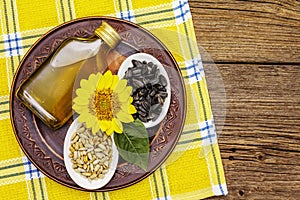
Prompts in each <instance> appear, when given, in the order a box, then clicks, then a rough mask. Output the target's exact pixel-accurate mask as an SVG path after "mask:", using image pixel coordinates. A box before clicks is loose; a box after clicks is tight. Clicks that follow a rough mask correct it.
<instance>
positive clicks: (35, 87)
mask: <svg viewBox="0 0 300 200" xmlns="http://www.w3.org/2000/svg"><path fill="white" fill-rule="evenodd" d="M120 40H121V38H120V36H119V35H118V33H117V32H116V31H115V30H114V29H113V28H112V27H111V26H110V25H109V24H108V23H106V22H103V23H102V25H101V26H100V27H99V28H97V29H96V30H95V36H93V37H91V38H70V39H67V40H66V41H64V42H63V43H62V45H61V46H60V47H59V48H58V49H57V50H56V52H55V53H54V54H52V56H50V57H48V58H47V59H46V60H45V62H43V63H42V64H41V66H40V67H39V68H38V69H37V70H36V71H35V72H34V73H33V74H32V75H31V76H30V77H29V78H28V79H27V80H26V81H25V82H24V83H22V84H21V86H20V87H19V89H18V91H17V97H18V98H19V99H20V100H21V101H22V102H23V103H24V104H25V105H26V106H27V107H28V108H29V109H30V110H31V111H32V112H33V113H34V114H35V115H36V116H38V117H39V118H40V119H41V120H42V121H43V122H44V123H45V124H46V125H47V126H49V127H51V128H53V129H57V128H59V127H61V126H62V125H64V124H65V123H66V122H67V121H68V120H69V118H70V117H71V116H72V95H73V93H74V89H75V88H76V87H78V86H74V83H75V82H76V80H77V81H80V79H81V78H85V77H86V76H87V75H88V74H90V73H92V72H101V73H102V72H103V71H104V70H105V69H106V68H107V66H106V65H107V62H106V56H107V54H108V53H109V51H110V50H111V49H114V48H115V47H116V46H117V44H118V43H119V42H120ZM93 62H94V63H93Z"/></svg>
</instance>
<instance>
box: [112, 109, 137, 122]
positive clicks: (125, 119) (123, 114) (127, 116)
mask: <svg viewBox="0 0 300 200" xmlns="http://www.w3.org/2000/svg"><path fill="white" fill-rule="evenodd" d="M116 116H117V118H118V119H119V120H120V121H121V122H125V123H130V122H133V121H134V119H133V117H132V116H131V115H130V114H128V113H126V112H124V111H123V110H121V111H119V112H118V113H117V114H116Z"/></svg>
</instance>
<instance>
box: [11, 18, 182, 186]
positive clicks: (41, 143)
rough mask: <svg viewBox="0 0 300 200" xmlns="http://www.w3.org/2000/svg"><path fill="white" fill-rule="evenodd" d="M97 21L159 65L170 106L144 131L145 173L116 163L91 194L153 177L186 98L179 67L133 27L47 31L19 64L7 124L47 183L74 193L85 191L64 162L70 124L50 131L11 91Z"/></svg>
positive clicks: (84, 23)
mask: <svg viewBox="0 0 300 200" xmlns="http://www.w3.org/2000/svg"><path fill="white" fill-rule="evenodd" d="M102 21H107V22H108V23H109V24H110V25H111V26H112V27H113V28H115V30H116V31H117V32H118V33H119V34H120V35H121V37H122V39H123V41H125V42H127V43H128V44H130V45H132V46H134V47H135V48H136V49H137V50H138V51H139V52H144V53H148V54H151V55H152V56H154V57H155V58H157V59H158V60H159V61H160V62H161V63H162V64H163V65H164V68H165V70H166V71H167V73H168V75H169V79H170V82H171V103H170V107H169V110H168V113H167V115H166V117H165V118H164V120H163V121H162V123H160V124H159V125H157V126H156V127H153V128H151V129H149V130H148V133H149V137H150V141H151V147H150V156H149V166H148V170H147V172H145V171H143V170H141V169H140V168H139V167H137V166H135V165H132V164H129V163H127V162H125V161H124V160H122V159H120V160H119V164H118V167H117V170H116V172H115V175H114V177H113V178H112V180H111V181H110V182H109V183H108V184H107V185H106V186H105V187H103V188H101V189H98V190H95V191H110V190H116V189H120V188H124V187H127V186H129V185H132V184H134V183H137V182H138V181H140V180H142V179H144V178H146V177H147V176H149V175H150V174H151V173H153V171H155V170H156V169H157V168H158V167H159V166H160V165H161V164H162V163H163V162H164V161H165V160H166V159H167V157H168V156H169V155H170V153H171V152H172V150H173V149H174V147H175V145H176V143H177V141H178V139H179V137H180V134H181V132H182V128H183V125H184V120H185V112H186V94H185V87H184V83H183V79H182V76H181V73H180V70H179V67H178V65H177V63H176V61H175V60H174V58H173V56H172V55H171V54H170V52H169V51H168V50H167V49H166V47H165V46H164V45H163V44H162V43H161V42H160V41H159V40H158V39H157V38H156V37H155V36H153V35H152V34H151V33H150V32H148V31H147V30H145V29H143V28H142V27H140V26H138V25H136V24H134V23H130V22H127V21H124V20H120V19H116V18H110V17H90V18H82V19H77V20H74V21H70V22H67V23H65V24H62V25H61V26H58V27H56V28H54V29H52V30H51V31H50V32H48V33H47V34H45V35H44V36H42V37H41V38H40V39H39V40H38V41H37V42H36V43H35V44H34V45H33V46H32V47H31V49H30V50H29V51H28V52H27V54H26V55H25V56H24V58H23V60H22V61H21V63H20V65H19V68H18V70H17V72H16V75H15V77H14V80H13V84H12V89H11V97H10V114H11V121H12V125H13V128H14V132H15V135H16V138H17V140H18V142H19V144H20V146H21V148H22V150H23V151H24V153H25V154H26V155H27V157H28V158H29V159H30V160H31V162H32V163H33V164H34V165H35V166H36V167H37V168H38V169H39V170H41V171H42V172H43V173H44V174H45V175H47V176H48V177H49V178H51V179H53V180H55V181H57V182H59V183H61V184H63V185H66V186H68V187H71V188H75V189H79V190H85V189H83V188H81V187H79V186H78V185H76V184H75V183H74V182H73V181H72V179H71V178H70V176H69V175H68V173H67V171H66V168H65V165H64V161H63V144H64V138H65V135H66V132H67V129H68V128H69V126H70V124H71V123H72V119H71V120H69V122H68V123H67V124H65V125H64V126H63V127H62V128H60V129H58V130H56V131H54V130H52V129H50V128H49V127H47V126H46V125H45V124H43V123H42V122H41V121H40V120H39V119H38V118H37V117H36V116H35V115H33V114H32V112H31V111H30V110H29V109H27V108H26V107H25V106H24V105H23V104H22V103H21V102H20V101H19V100H18V99H17V98H16V90H17V88H18V87H19V85H20V84H21V82H23V81H24V80H26V79H27V78H28V77H29V76H30V75H31V74H32V72H33V71H34V70H35V69H36V68H38V67H39V66H40V64H41V63H42V62H43V61H44V60H45V59H46V58H47V56H49V55H50V54H51V52H53V51H54V50H55V49H56V47H57V46H58V45H59V44H60V43H61V42H62V41H63V40H64V39H66V38H67V37H70V36H77V37H88V36H91V35H92V34H93V32H94V30H95V29H96V28H97V27H99V25H101V23H102ZM118 50H119V51H122V48H121V47H120V49H118Z"/></svg>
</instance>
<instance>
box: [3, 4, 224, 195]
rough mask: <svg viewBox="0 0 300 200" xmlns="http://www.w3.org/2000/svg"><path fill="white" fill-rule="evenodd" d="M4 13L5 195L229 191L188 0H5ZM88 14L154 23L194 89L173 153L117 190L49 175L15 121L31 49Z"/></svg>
mask: <svg viewBox="0 0 300 200" xmlns="http://www.w3.org/2000/svg"><path fill="white" fill-rule="evenodd" d="M0 15H1V16H0V20H1V26H0V144H1V148H0V155H1V156H0V199H6V198H7V199H59V200H63V199H74V198H76V199H112V200H113V199H117V200H119V199H121V200H123V199H130V200H133V199H159V200H160V199H202V198H205V197H209V196H214V195H226V194H227V187H226V182H225V178H224V172H223V166H222V161H221V158H220V152H219V147H218V143H217V138H216V131H215V127H214V122H213V117H212V112H211V108H210V100H209V95H208V90H207V86H206V81H205V76H204V71H203V67H202V63H201V57H200V55H199V52H198V49H197V47H196V45H195V41H196V39H195V34H194V29H193V22H192V17H191V12H190V8H189V5H188V2H187V0H101V1H100V0H46V1H45V0H2V1H1V2H0ZM86 16H114V17H118V18H122V19H125V20H129V21H132V22H135V23H137V24H140V25H142V26H143V27H144V28H146V29H148V30H149V31H150V32H152V33H153V34H154V35H156V36H157V37H158V38H159V39H160V40H161V41H162V42H163V43H164V44H165V45H166V46H167V47H168V48H169V49H170V50H171V52H172V53H173V54H174V56H175V58H176V60H177V62H178V63H179V66H180V68H181V71H182V74H183V76H184V79H185V85H186V90H187V107H188V110H187V120H186V123H185V126H184V130H183V133H182V136H181V138H180V140H179V143H178V144H177V145H176V148H175V150H174V152H173V153H172V154H171V156H170V158H169V159H168V160H167V161H166V162H165V163H164V164H163V165H162V166H161V167H160V168H159V169H158V170H156V171H155V172H154V173H153V174H152V175H151V176H149V177H148V178H146V179H144V180H143V181H141V182H139V183H137V184H135V185H133V186H130V187H127V188H124V189H121V190H116V191H112V192H103V193H101V192H98V193H96V192H82V191H77V190H74V189H70V188H68V187H65V186H63V185H61V184H59V183H57V182H55V181H53V180H51V179H49V178H48V177H46V176H45V175H43V174H42V173H41V172H40V171H39V170H37V169H36V168H35V167H34V165H32V163H31V162H30V161H29V160H28V159H27V158H26V156H25V155H24V154H23V152H22V151H21V149H20V147H19V146H18V143H17V141H16V139H15V136H14V133H13V130H12V126H11V123H10V116H9V92H10V87H11V83H12V79H13V76H14V73H15V71H16V69H17V67H18V63H19V62H20V61H21V59H22V57H23V55H24V54H25V52H26V51H28V50H29V48H30V46H31V45H32V44H33V43H34V42H35V41H36V40H37V39H38V38H39V37H40V36H41V35H42V34H44V33H45V32H47V31H49V30H50V29H51V28H53V27H55V26H57V25H59V24H61V23H63V22H66V21H69V20H72V19H75V18H80V17H86ZM166 31H169V32H173V34H166ZM187 38H189V39H187Z"/></svg>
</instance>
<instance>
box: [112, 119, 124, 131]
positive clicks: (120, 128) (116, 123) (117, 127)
mask: <svg viewBox="0 0 300 200" xmlns="http://www.w3.org/2000/svg"><path fill="white" fill-rule="evenodd" d="M112 122H113V123H112V126H113V128H114V130H115V132H117V133H122V132H123V125H122V123H121V122H120V120H118V119H116V118H114V119H113V121H112Z"/></svg>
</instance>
